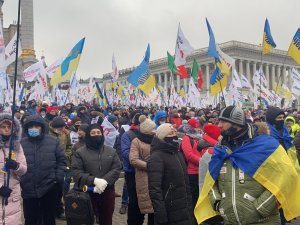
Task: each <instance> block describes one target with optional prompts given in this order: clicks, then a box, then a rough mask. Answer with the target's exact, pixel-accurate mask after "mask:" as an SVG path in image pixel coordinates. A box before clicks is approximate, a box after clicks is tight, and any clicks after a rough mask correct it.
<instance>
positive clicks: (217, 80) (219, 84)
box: [210, 67, 227, 95]
mask: <svg viewBox="0 0 300 225" xmlns="http://www.w3.org/2000/svg"><path fill="white" fill-rule="evenodd" d="M226 86H227V76H226V75H225V74H224V73H222V71H221V69H220V68H219V67H217V68H216V69H215V71H214V72H213V74H212V75H211V77H210V93H211V94H212V95H215V94H218V93H219V92H221V91H222V90H223V89H225V88H226Z"/></svg>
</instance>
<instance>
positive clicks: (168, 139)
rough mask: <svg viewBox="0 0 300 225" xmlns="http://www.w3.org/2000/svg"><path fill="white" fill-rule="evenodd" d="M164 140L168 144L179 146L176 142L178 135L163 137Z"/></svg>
mask: <svg viewBox="0 0 300 225" xmlns="http://www.w3.org/2000/svg"><path fill="white" fill-rule="evenodd" d="M164 141H165V142H167V143H168V144H171V145H173V146H175V147H176V148H178V147H179V142H178V137H177V136H173V137H165V138H164Z"/></svg>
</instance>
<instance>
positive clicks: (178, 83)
mask: <svg viewBox="0 0 300 225" xmlns="http://www.w3.org/2000/svg"><path fill="white" fill-rule="evenodd" d="M176 82H177V91H178V92H179V90H180V76H177V78H176Z"/></svg>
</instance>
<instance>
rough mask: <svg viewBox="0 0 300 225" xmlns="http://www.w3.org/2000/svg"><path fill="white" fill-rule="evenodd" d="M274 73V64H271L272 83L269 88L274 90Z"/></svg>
mask: <svg viewBox="0 0 300 225" xmlns="http://www.w3.org/2000/svg"><path fill="white" fill-rule="evenodd" d="M275 76H276V75H275V65H271V78H272V79H271V81H272V82H271V83H272V87H271V89H272V90H274V89H275V78H276V77H275Z"/></svg>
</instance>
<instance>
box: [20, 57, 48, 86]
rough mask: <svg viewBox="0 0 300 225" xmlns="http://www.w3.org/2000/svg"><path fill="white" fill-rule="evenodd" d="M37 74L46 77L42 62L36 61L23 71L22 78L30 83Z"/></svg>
mask: <svg viewBox="0 0 300 225" xmlns="http://www.w3.org/2000/svg"><path fill="white" fill-rule="evenodd" d="M38 74H41V75H42V76H45V77H46V70H45V67H44V63H43V61H38V62H36V63H35V64H32V65H31V66H29V67H28V68H27V69H25V70H24V72H23V77H24V79H25V80H26V81H27V82H31V81H33V80H34V79H35V78H36V76H37V75H38Z"/></svg>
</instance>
